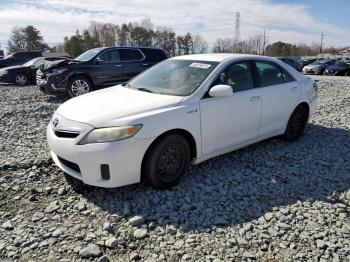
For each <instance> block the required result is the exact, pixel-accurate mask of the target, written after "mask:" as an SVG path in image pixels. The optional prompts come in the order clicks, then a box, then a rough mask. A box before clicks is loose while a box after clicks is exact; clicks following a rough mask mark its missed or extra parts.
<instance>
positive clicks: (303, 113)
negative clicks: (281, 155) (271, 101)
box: [283, 105, 308, 141]
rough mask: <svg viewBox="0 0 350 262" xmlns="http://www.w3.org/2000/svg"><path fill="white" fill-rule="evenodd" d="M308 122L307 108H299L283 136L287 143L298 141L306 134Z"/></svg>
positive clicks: (291, 117)
mask: <svg viewBox="0 0 350 262" xmlns="http://www.w3.org/2000/svg"><path fill="white" fill-rule="evenodd" d="M307 120H308V110H307V108H306V107H305V106H302V105H299V106H297V108H295V109H294V111H293V113H292V115H291V116H290V118H289V121H288V124H287V128H286V131H285V133H284V134H283V137H284V139H286V140H287V141H296V140H298V139H299V138H300V137H301V136H302V135H303V133H304V130H305V126H306V123H307Z"/></svg>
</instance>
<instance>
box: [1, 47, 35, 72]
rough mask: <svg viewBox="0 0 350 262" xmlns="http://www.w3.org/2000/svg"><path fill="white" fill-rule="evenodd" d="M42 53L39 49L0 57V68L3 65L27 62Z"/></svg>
mask: <svg viewBox="0 0 350 262" xmlns="http://www.w3.org/2000/svg"><path fill="white" fill-rule="evenodd" d="M41 56H42V53H41V51H23V52H17V53H14V54H12V55H9V56H6V57H5V58H3V59H0V68H3V67H9V66H16V65H23V64H25V63H27V62H28V61H30V60H32V59H34V58H37V57H41Z"/></svg>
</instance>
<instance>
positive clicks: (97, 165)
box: [47, 54, 318, 188]
mask: <svg viewBox="0 0 350 262" xmlns="http://www.w3.org/2000/svg"><path fill="white" fill-rule="evenodd" d="M317 96H318V95H317V85H316V83H315V82H314V81H313V80H312V79H310V78H309V77H305V76H303V75H302V74H300V73H299V72H297V71H296V70H294V69H293V68H291V67H289V66H287V65H286V64H285V63H283V62H282V61H280V60H278V59H274V58H270V57H263V56H253V55H235V54H202V55H189V56H180V57H174V58H171V59H168V60H166V61H163V62H162V63H159V64H157V65H155V66H153V67H152V68H150V69H149V70H147V71H145V72H144V73H142V74H140V75H138V76H137V77H135V78H133V79H132V80H131V81H129V82H128V83H127V84H125V85H123V86H122V85H120V86H115V87H111V88H108V89H104V90H99V91H96V92H94V93H91V94H86V95H83V96H80V97H76V98H73V99H71V100H69V101H67V102H65V103H64V104H62V105H61V106H60V107H59V108H58V109H57V111H56V112H55V114H54V115H53V117H52V120H51V122H50V124H49V125H48V127H47V139H48V144H49V147H50V150H51V155H52V158H53V160H54V161H55V163H56V164H57V165H58V166H59V167H60V168H61V169H63V170H64V171H65V172H66V173H67V174H69V175H70V176H72V177H75V178H77V179H79V180H82V181H83V182H84V183H86V184H90V185H94V186H100V187H117V186H123V185H127V184H131V183H137V182H140V181H141V180H142V181H145V182H146V183H147V184H150V185H152V186H154V187H156V188H169V187H171V186H174V185H176V184H177V183H178V182H179V181H180V179H181V176H182V175H183V172H184V170H185V169H186V167H187V166H188V164H189V163H190V162H191V163H194V164H196V163H200V162H202V161H205V160H207V159H209V158H212V157H215V156H218V155H221V154H224V153H227V152H230V151H232V150H236V149H238V148H241V147H244V146H247V145H249V144H252V143H256V142H258V141H261V140H264V139H267V138H269V137H273V136H278V135H283V137H284V138H285V139H286V140H288V141H294V140H297V139H298V138H299V137H301V136H302V134H303V132H304V128H305V125H306V123H307V121H308V119H309V117H310V116H311V115H312V114H313V113H314V112H315V109H316V103H317Z"/></svg>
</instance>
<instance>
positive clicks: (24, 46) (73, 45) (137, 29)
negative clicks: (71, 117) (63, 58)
mask: <svg viewBox="0 0 350 262" xmlns="http://www.w3.org/2000/svg"><path fill="white" fill-rule="evenodd" d="M105 46H153V47H159V48H161V49H163V50H164V51H165V53H166V54H167V55H168V56H169V57H172V56H176V55H187V54H198V53H207V52H209V51H212V52H214V53H243V54H257V55H269V56H286V57H293V56H295V57H296V56H315V55H317V54H319V53H321V52H323V53H330V54H334V55H335V54H338V53H339V51H340V50H342V49H344V48H336V47H328V48H323V49H322V47H321V46H320V44H319V43H318V42H313V43H311V45H307V44H305V43H299V44H290V43H284V42H280V41H279V42H275V43H269V40H268V38H267V37H266V35H265V32H264V34H258V35H255V36H251V37H248V38H247V39H244V40H242V41H237V40H235V39H234V38H230V37H228V38H217V39H216V41H215V43H214V46H213V48H212V49H211V50H209V44H208V42H207V41H206V40H205V39H204V38H203V36H201V35H200V34H191V33H190V32H188V33H185V34H183V35H177V34H176V33H175V32H174V31H173V30H172V29H171V28H169V27H163V26H155V25H154V24H153V23H152V21H151V20H150V19H143V20H141V21H140V22H134V23H123V24H121V25H116V24H112V23H100V22H90V25H89V26H88V27H87V28H85V29H84V30H82V31H81V32H80V31H78V30H77V31H76V32H75V34H74V35H72V36H66V37H64V39H63V43H62V44H58V45H56V46H55V47H52V48H50V47H49V46H48V44H46V43H45V42H44V41H43V36H42V34H41V32H40V31H39V30H38V29H36V28H35V27H34V26H32V25H28V26H24V27H15V28H13V30H12V32H11V35H10V38H9V41H8V51H9V53H14V52H18V51H23V50H24V51H25V50H43V51H44V50H50V51H60V52H67V53H68V54H70V55H71V56H72V57H76V56H78V55H80V54H81V53H83V52H84V51H86V50H89V49H91V48H96V47H105Z"/></svg>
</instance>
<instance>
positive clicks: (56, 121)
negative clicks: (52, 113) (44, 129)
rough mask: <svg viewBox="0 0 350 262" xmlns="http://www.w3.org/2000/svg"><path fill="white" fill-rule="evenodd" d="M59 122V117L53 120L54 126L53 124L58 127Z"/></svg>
mask: <svg viewBox="0 0 350 262" xmlns="http://www.w3.org/2000/svg"><path fill="white" fill-rule="evenodd" d="M58 123H59V120H58V118H55V119H54V120H53V121H52V126H53V127H54V128H56V127H57V126H58Z"/></svg>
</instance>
